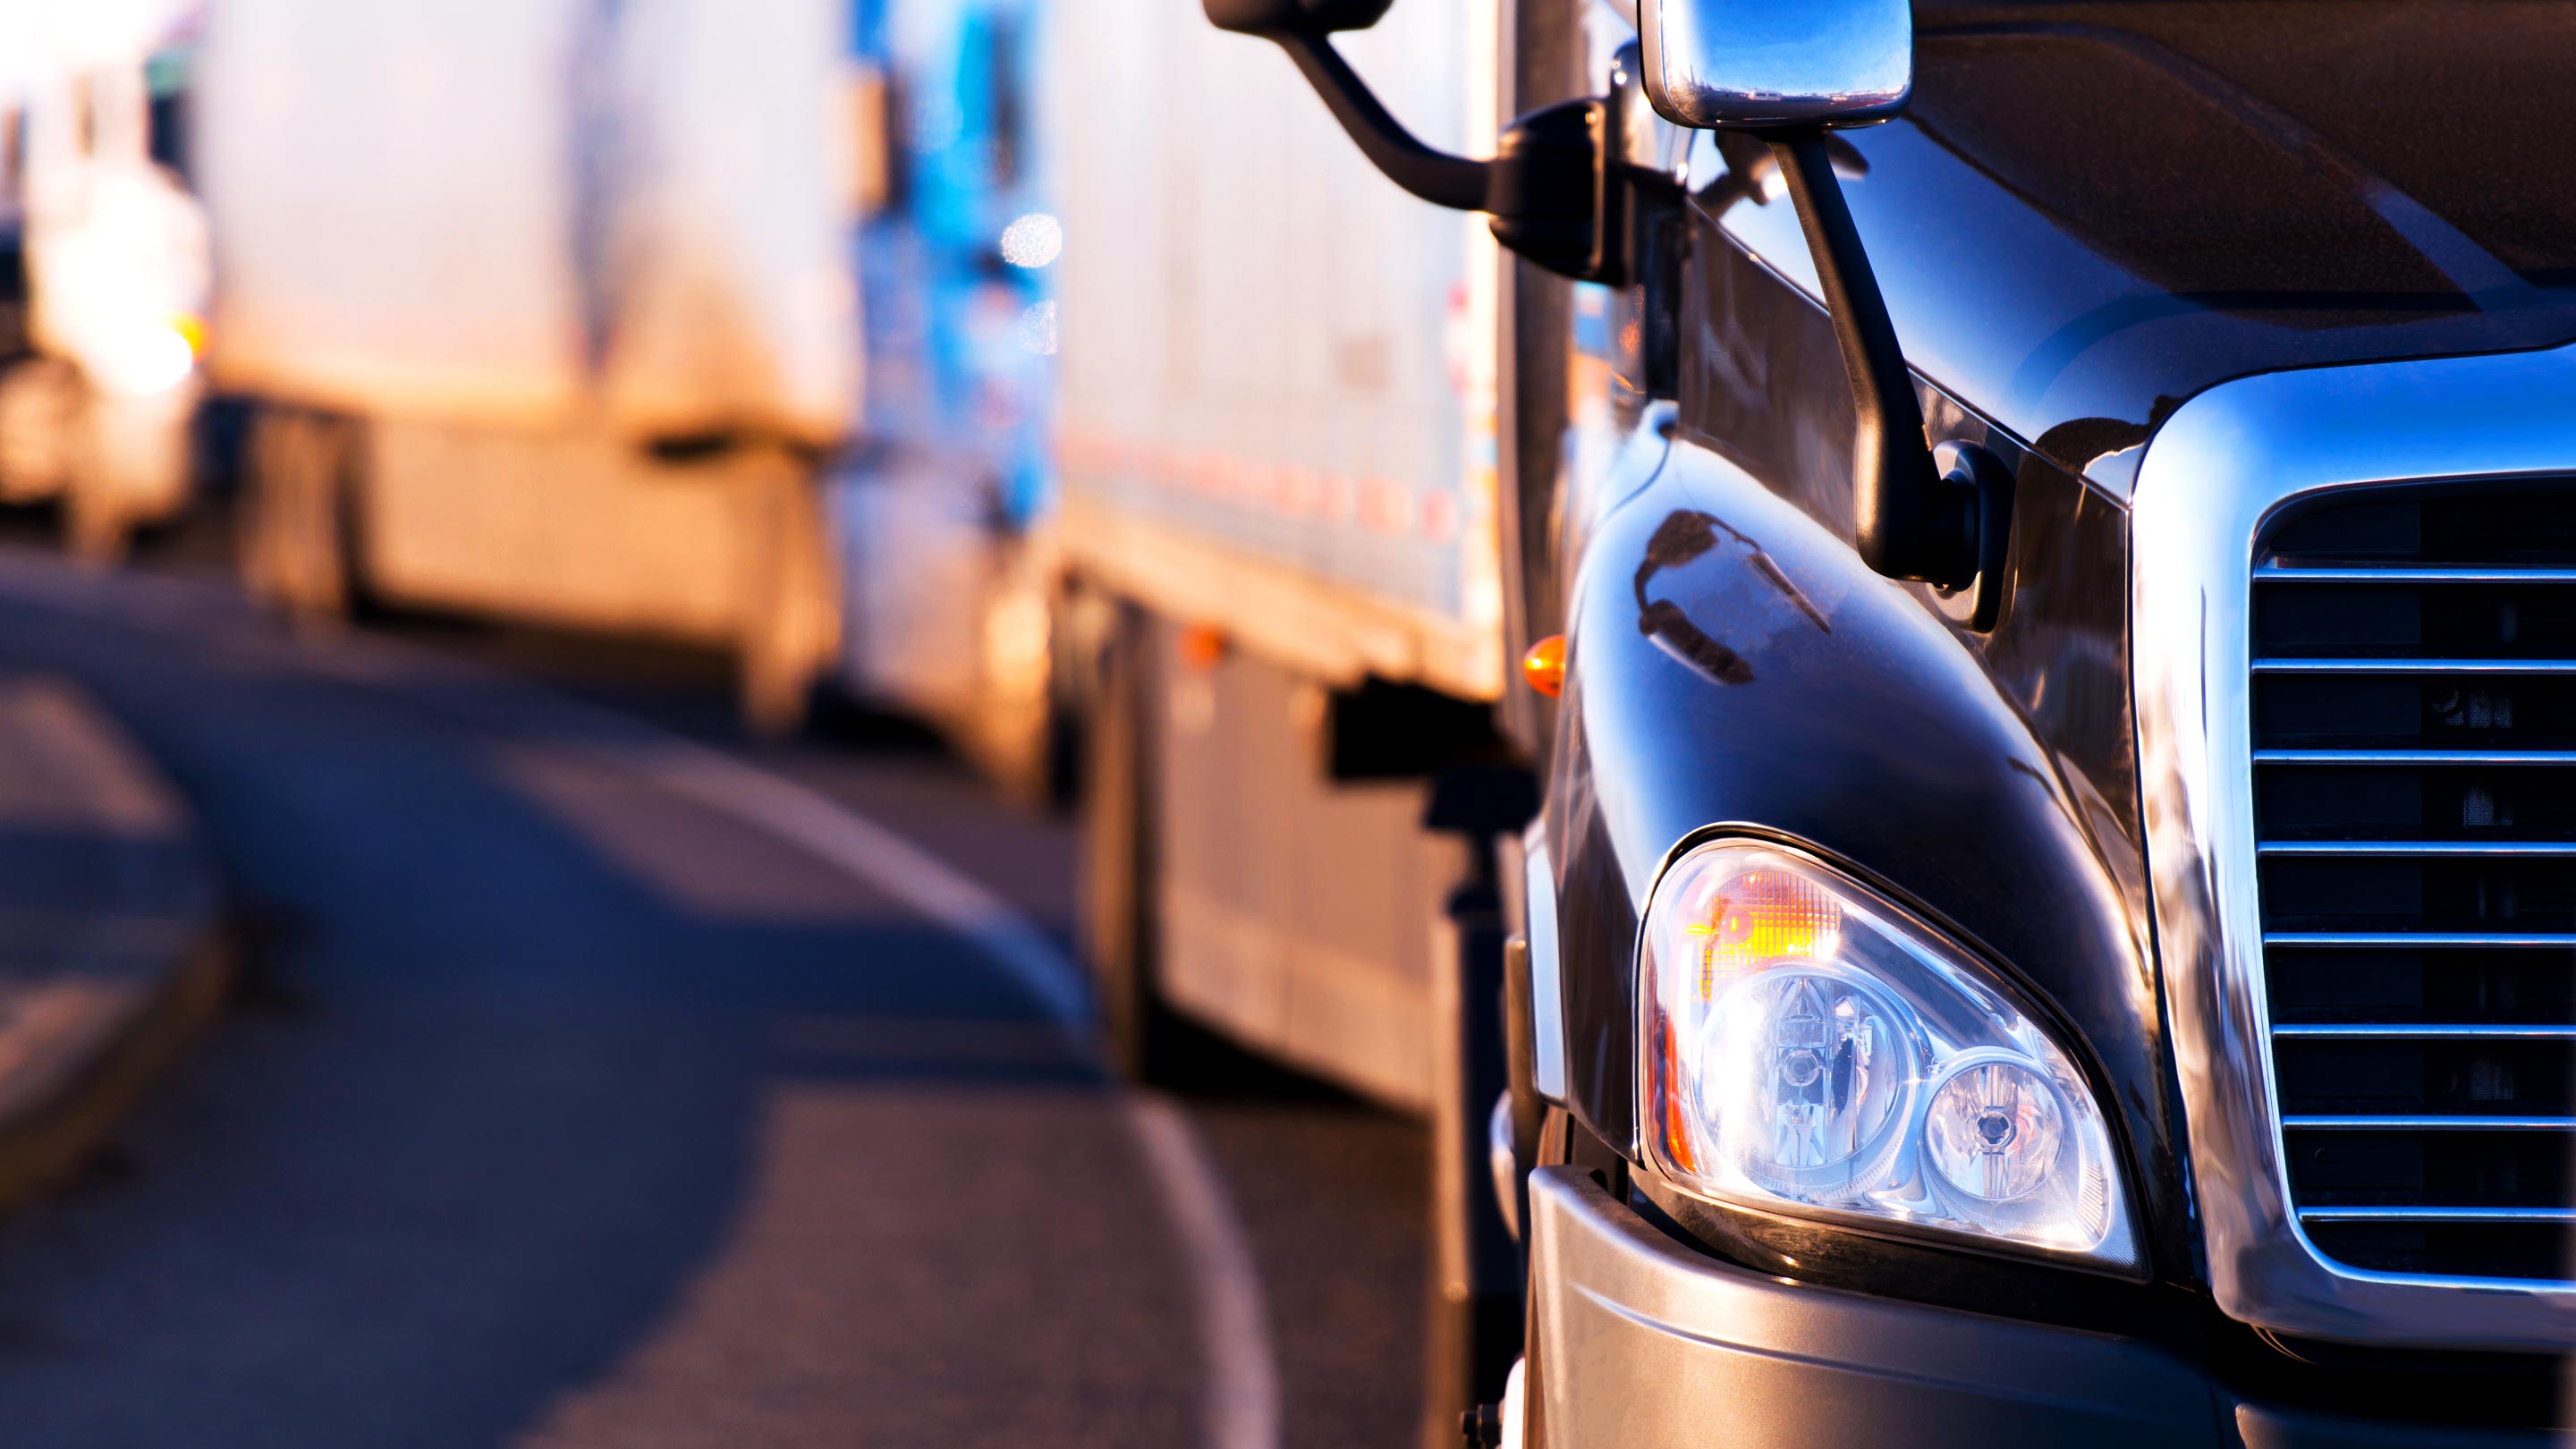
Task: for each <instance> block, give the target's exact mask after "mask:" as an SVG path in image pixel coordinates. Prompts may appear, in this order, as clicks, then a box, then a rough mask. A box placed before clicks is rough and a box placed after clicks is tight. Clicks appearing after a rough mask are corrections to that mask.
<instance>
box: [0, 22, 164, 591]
mask: <svg viewBox="0 0 2576 1449" xmlns="http://www.w3.org/2000/svg"><path fill="white" fill-rule="evenodd" d="M196 9H197V7H196V5H195V4H194V3H192V0H184V3H183V0H101V3H98V4H95V5H70V6H66V5H59V4H47V3H44V0H38V3H34V4H29V3H24V0H17V3H11V4H9V5H6V6H0V50H5V52H6V59H5V60H0V116H5V132H0V138H4V139H5V146H0V208H5V224H6V227H7V230H8V232H9V233H10V241H11V242H12V243H13V245H12V246H11V247H10V248H9V250H8V253H7V255H6V257H5V258H0V266H5V267H6V269H7V271H8V272H9V276H8V279H7V280H8V283H9V285H8V287H7V292H8V298H7V300H8V302H9V303H10V304H11V312H10V319H9V321H10V325H9V326H8V327H7V329H6V331H7V334H8V335H7V336H6V337H5V338H0V347H5V356H0V502H8V503H17V504H27V503H43V502H47V501H53V502H56V503H58V504H59V506H60V509H61V513H62V518H63V522H64V532H65V535H66V538H67V540H68V541H69V543H70V544H71V546H72V548H73V549H74V550H75V551H76V552H78V553H80V554H82V555H84V556H86V557H90V558H97V559H106V558H113V557H116V556H117V555H119V554H121V553H122V552H123V551H124V548H125V544H126V541H127V538H128V536H129V535H130V534H131V533H132V531H133V530H134V529H135V528H136V527H137V526H140V525H146V524H153V523H160V522H164V521H167V520H168V519H170V518H171V517H172V516H174V515H175V514H176V513H177V512H178V511H179V510H180V509H181V508H182V507H183V506H184V505H185V504H186V503H187V501H188V497H189V484H190V481H191V466H190V465H191V457H192V448H191V437H192V434H191V424H192V421H193V419H194V417H195V415H196V411H197V407H198V403H199V401H200V399H201V396H202V393H203V391H204V385H203V382H202V379H201V378H200V376H199V374H198V370H197V354H198V352H199V350H200V349H201V348H202V347H203V345H204V341H205V330H204V314H205V308H206V289H207V285H208V257H207V234H206V223H205V215H204V212H203V210H202V208H200V206H199V205H198V203H197V200H196V198H195V197H193V196H192V195H190V193H189V190H188V184H187V181H186V179H185V175H184V170H183V157H184V151H185V140H184V136H183V134H182V130H181V121H182V117H183V115H184V108H183V105H182V100H183V94H182V88H183V85H184V82H185V80H186V76H187V72H186V59H187V50H186V41H187V39H188V32H189V30H190V27H191V26H192V24H193V22H194V19H195V12H196Z"/></svg>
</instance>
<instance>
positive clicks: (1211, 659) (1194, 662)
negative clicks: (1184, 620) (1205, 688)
mask: <svg viewBox="0 0 2576 1449" xmlns="http://www.w3.org/2000/svg"><path fill="white" fill-rule="evenodd" d="M1179 652H1180V656H1181V663H1183V664H1185V665H1187V666H1189V667H1190V668H1191V669H1193V670H1196V671H1198V672H1199V673H1202V674H1204V673H1206V672H1207V671H1208V670H1211V669H1214V668H1216V667H1217V666H1218V665H1219V664H1222V663H1224V662H1225V631H1224V630H1223V629H1220V628H1218V627H1216V626H1215V625H1213V624H1192V625H1190V626H1189V627H1187V628H1185V629H1183V630H1181V638H1180V650H1179Z"/></svg>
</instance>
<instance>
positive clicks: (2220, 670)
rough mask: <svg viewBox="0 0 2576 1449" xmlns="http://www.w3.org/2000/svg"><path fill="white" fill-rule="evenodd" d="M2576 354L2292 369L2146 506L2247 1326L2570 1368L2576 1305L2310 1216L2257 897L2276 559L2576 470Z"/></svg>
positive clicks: (2168, 965)
mask: <svg viewBox="0 0 2576 1449" xmlns="http://www.w3.org/2000/svg"><path fill="white" fill-rule="evenodd" d="M2571 400H2576V347H2562V348H2556V349H2552V350H2549V351H2545V352H2526V353H2512V354H2505V355H2498V356H2487V357H2466V358H2443V359H2437V360H2428V361H2413V362H2394V363H2373V364H2369V365H2364V366H2353V367H2332V368H2319V369H2313V370H2306V371H2298V372H2280V373H2270V374H2265V375H2262V376H2258V377H2249V378H2243V379H2239V380H2238V381H2235V382H2230V383H2225V384H2221V385H2220V386H2218V387H2215V388H2212V389H2211V390H2209V391H2208V392H2205V393H2202V394H2200V395H2199V396H2197V397H2195V398H2193V399H2192V400H2191V401H2190V402H2188V403H2185V404H2184V405H2183V406H2182V407H2181V408H2179V409H2178V410H2176V411H2175V413H2174V414H2173V416H2172V417H2171V418H2170V419H2168V420H2167V421H2166V422H2165V424H2164V426H2163V427H2162V428H2161V429H2160V430H2159V431H2158V432H2157V433H2156V435H2155V437H2154V438H2153V439H2152V440H2151V441H2150V442H2149V443H2148V445H2147V450H2146V455H2145V457H2144V458H2143V459H2142V460H2141V461H2140V463H2139V466H2138V475H2137V489H2136V493H2135V495H2134V503H2133V505H2132V511H2131V540H2132V573H2131V601H2132V605H2133V618H2132V623H2133V629H2134V638H2133V644H2132V647H2133V650H2134V675H2133V683H2134V687H2135V693H2136V701H2137V716H2138V750H2139V781H2140V788H2141V791H2142V793H2143V795H2144V804H2145V811H2146V828H2147V843H2148V850H2147V854H2148V861H2149V866H2150V869H2151V873H2152V877H2153V888H2154V898H2155V918H2156V931H2157V943H2158V956H2159V967H2160V972H2161V975H2162V978H2163V981H2164V991H2165V1007H2166V1011H2167V1014H2168V1015H2169V1017H2170V1019H2171V1026H2172V1039H2173V1044H2174V1056H2175V1065H2176V1068H2177V1071H2178V1072H2179V1074H2180V1078H2181V1086H2182V1097H2183V1115H2184V1124H2185V1126H2186V1128H2187V1130H2188V1132H2189V1134H2190V1139H2191V1168H2192V1181H2193V1195H2194V1200H2195V1202H2196V1204H2197V1207H2198V1210H2199V1216H2200V1222H2201V1238H2202V1243H2203V1246H2204V1248H2205V1249H2206V1252H2207V1255H2208V1260H2209V1276H2210V1287H2211V1289H2212V1290H2213V1292H2214V1293H2215V1295H2216V1297H2217V1300H2218V1306H2219V1307H2220V1308H2221V1309H2222V1310H2223V1311H2225V1312H2226V1313H2227V1314H2228V1315H2229V1316H2231V1317H2234V1318H2237V1319H2240V1320H2242V1321H2244V1322H2247V1323H2251V1324H2254V1325H2257V1326H2259V1327H2263V1328H2267V1329H2272V1330H2276V1331H2279V1332H2283V1333H2289V1334H2296V1335H2303V1336H2308V1337H2314V1338H2322V1339H2335V1340H2342V1341H2346V1342H2355V1343H2375V1344H2406V1345H2412V1346H2419V1347H2428V1348H2430V1347H2438V1348H2459V1349H2492V1350H2512V1351H2529V1352H2563V1351H2565V1350H2566V1348H2567V1347H2568V1345H2569V1344H2570V1343H2576V1291H2571V1290H2570V1288H2569V1286H2568V1285H2566V1284H2545V1283H2543V1284H2535V1283H2531V1282H2527V1281H2523V1280H2518V1279H2464V1278H2454V1277H2444V1278H2433V1277H2417V1276H2412V1275H2405V1274H2394V1273H2377V1272H2369V1271H2365V1270H2362V1269H2357V1268H2353V1267H2350V1266H2347V1265H2345V1264H2341V1263H2338V1262H2335V1261H2334V1260H2332V1259H2329V1258H2327V1257H2326V1256H2324V1255H2323V1254H2322V1253H2320V1252H2318V1251H2317V1250H2316V1248H2315V1247H2314V1246H2313V1245H2311V1244H2310V1242H2309V1241H2308V1239H2307V1236H2306V1234H2305V1233H2304V1232H2303V1231H2302V1230H2301V1228H2300V1226H2299V1222H2298V1217H2297V1215H2296V1213H2295V1212H2293V1211H2292V1209H2291V1203H2290V1195H2289V1178H2288V1160H2287V1156H2286V1153H2285V1151H2284V1148H2283V1144H2282V1137H2281V1127H2280V1113H2279V1111H2278V1109H2277V1104H2276V1103H2275V1101H2274V1100H2273V1085H2272V1084H2273V1076H2272V1061H2271V1025H2270V1020H2269V1011H2268V1006H2267V1001H2266V996H2265V992H2264V986H2263V958H2262V950H2263V937H2262V925H2261V915H2260V910H2259V905H2258V901H2257V897H2256V878H2255V848H2254V847H2255V832H2254V801H2253V763H2252V762H2253V756H2252V719H2253V709H2252V703H2253V701H2252V673H2251V669H2250V664H2251V650H2252V633H2253V631H2252V610H2251V607H2250V605H2251V590H2252V570H2253V567H2254V563H2255V552H2254V551H2255V547H2256V544H2257V542H2258V540H2259V539H2260V538H2261V535H2262V531H2263V529H2264V527H2265V526H2266V524H2267V523H2268V522H2269V521H2270V520H2271V518H2272V517H2273V516H2274V515H2275V514H2277V513H2278V512H2279V511H2280V510H2281V509H2282V508H2284V507H2285V506H2287V505H2289V504H2291V503H2294V502H2297V501H2300V500H2303V499H2307V498H2311V497H2314V496H2316V495H2318V494H2320V493H2324V492H2327V491H2330V490H2334V489H2341V488H2347V487H2355V486H2361V485H2366V484H2376V483H2406V482H2433V481H2440V480H2446V479H2478V478H2506V477H2514V476H2527V475H2530V474H2534V473H2569V472H2576V403H2571Z"/></svg>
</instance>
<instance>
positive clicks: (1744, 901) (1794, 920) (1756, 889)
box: [1682, 869, 1843, 1001]
mask: <svg viewBox="0 0 2576 1449" xmlns="http://www.w3.org/2000/svg"><path fill="white" fill-rule="evenodd" d="M1695 914H1697V915H1698V916H1699V919H1697V920H1694V921H1692V922H1691V923H1690V924H1689V925H1687V926H1684V927H1683V928H1682V929H1683V930H1684V931H1686V932H1688V933H1689V934H1691V935H1693V936H1697V937H1699V938H1700V954H1699V994H1700V999H1701V1000H1703V1001H1706V1000H1710V999H1712V998H1714V997H1715V996H1716V994H1717V983H1718V981H1719V979H1720V978H1722V977H1726V976H1730V975H1732V974H1733V973H1735V972H1738V971H1742V970H1744V969H1746V968H1747V967H1752V966H1760V965H1763V964H1764V963H1766V962H1771V961H1778V960H1782V959H1791V960H1801V961H1823V960H1827V959H1829V958H1831V957H1832V956H1833V954H1834V948H1835V947H1836V946H1839V945H1840V944H1842V934H1843V908H1842V903H1841V902H1839V901H1837V900H1835V899H1834V898H1833V896H1832V895H1831V894H1829V893H1828V892H1827V891H1826V890H1825V888H1824V887H1823V886H1820V885H1818V884H1816V883H1815V882H1814V881H1811V880H1809V879H1807V878H1806V877H1805V876H1802V875H1798V874H1795V873H1794V872H1791V871H1785V870H1778V869H1768V870H1749V871H1746V872H1745V873H1744V874H1742V875H1739V876H1736V877H1735V878H1733V879H1732V880H1729V881H1727V882H1725V883H1724V884H1723V885H1720V886H1719V887H1718V888H1717V890H1716V892H1715V894H1714V895H1713V896H1712V897H1711V898H1710V900H1709V903H1708V906H1707V909H1706V911H1705V912H1704V913H1695Z"/></svg>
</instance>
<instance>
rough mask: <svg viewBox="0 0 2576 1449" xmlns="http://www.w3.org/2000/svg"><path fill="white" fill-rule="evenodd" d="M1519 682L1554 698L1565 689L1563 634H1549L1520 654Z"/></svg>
mask: <svg viewBox="0 0 2576 1449" xmlns="http://www.w3.org/2000/svg"><path fill="white" fill-rule="evenodd" d="M1521 682H1522V683H1523V684H1526V685H1528V686H1529V687H1530V688H1532V689H1535V690H1537V691H1538V692H1539V693H1541V694H1544V695H1546V696H1547V697H1548V698H1550V699H1554V698H1556V697H1557V695H1559V694H1561V693H1563V692H1564V690H1565V636H1564V635H1562V634H1550V635H1548V636H1547V637H1546V638H1544V639H1541V640H1540V641H1538V642H1537V643H1535V644H1532V645H1531V646H1530V647H1529V652H1528V653H1527V654H1524V655H1522V656H1521Z"/></svg>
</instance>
